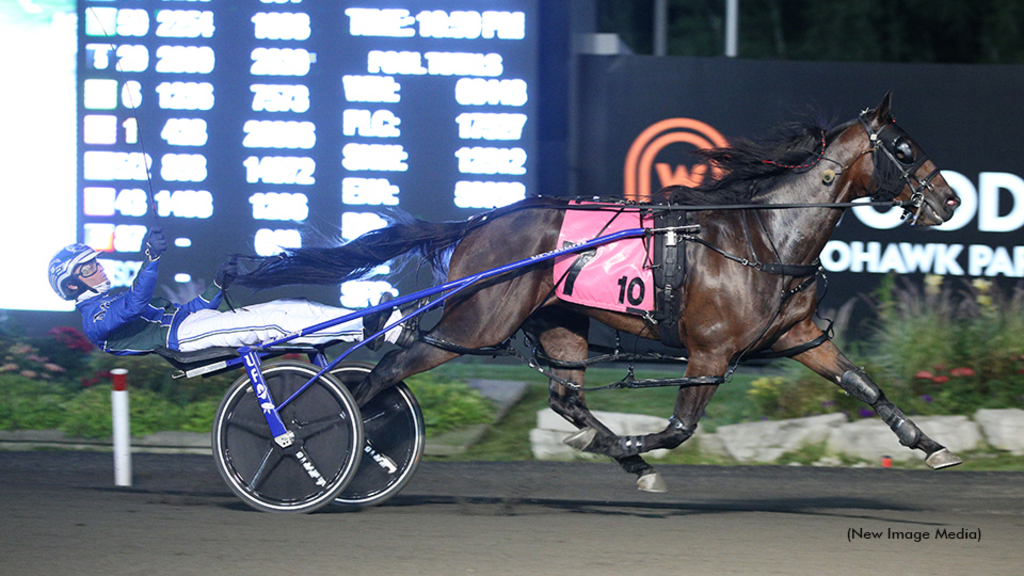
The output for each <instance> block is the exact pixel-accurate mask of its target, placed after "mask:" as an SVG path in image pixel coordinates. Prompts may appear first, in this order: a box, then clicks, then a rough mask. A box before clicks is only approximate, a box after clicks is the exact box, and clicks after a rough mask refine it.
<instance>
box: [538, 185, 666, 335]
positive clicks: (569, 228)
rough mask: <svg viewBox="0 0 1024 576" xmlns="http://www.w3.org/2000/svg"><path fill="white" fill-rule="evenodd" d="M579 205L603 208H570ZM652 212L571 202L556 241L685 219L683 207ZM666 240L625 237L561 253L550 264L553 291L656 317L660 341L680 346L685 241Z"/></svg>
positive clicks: (583, 301) (592, 304)
mask: <svg viewBox="0 0 1024 576" xmlns="http://www.w3.org/2000/svg"><path fill="white" fill-rule="evenodd" d="M581 205H586V206H602V207H604V208H605V209H602V210H594V209H589V210H573V209H572V208H573V206H581ZM655 214H656V215H652V214H651V213H649V212H648V211H643V210H638V209H637V208H636V207H627V206H625V205H622V204H605V203H591V202H579V201H573V202H570V203H569V206H568V209H567V210H566V211H565V218H564V219H563V220H562V228H561V230H560V231H559V235H558V246H559V247H560V248H561V247H565V246H567V245H570V244H578V243H580V242H584V241H587V240H592V239H594V238H597V237H599V236H606V235H608V234H612V233H614V232H620V231H622V230H628V229H631V228H641V227H643V228H652V227H662V226H678V225H682V224H684V223H685V222H684V221H685V218H686V216H685V212H684V211H678V212H676V211H671V212H662V211H659V212H656V213H655ZM662 215H664V217H662ZM663 220H664V222H663ZM670 220H678V221H677V222H673V221H670ZM666 239H667V235H665V234H654V235H652V236H651V235H649V236H644V237H640V238H626V239H624V240H618V241H615V242H609V243H607V244H602V245H601V246H598V247H596V248H593V249H591V250H586V251H584V252H577V253H573V254H568V255H566V256H560V257H558V258H556V259H555V265H554V281H555V293H556V294H557V295H558V297H559V298H560V299H561V300H564V301H566V302H572V303H574V304H580V305H582V306H589V307H593V308H601V309H604V310H614V311H616V312H624V313H627V314H636V315H640V316H647V317H648V318H650V319H653V320H656V321H657V322H658V332H659V336H660V338H661V341H662V342H663V343H665V344H666V345H668V346H672V347H676V348H681V347H682V344H681V343H680V341H679V329H678V321H679V305H680V301H681V295H680V294H679V293H678V290H679V287H680V286H681V285H682V280H683V275H684V274H685V270H686V265H685V257H684V256H685V254H686V250H685V248H686V246H685V243H684V241H683V240H682V239H681V238H679V239H678V242H673V243H672V244H671V245H667V244H666Z"/></svg>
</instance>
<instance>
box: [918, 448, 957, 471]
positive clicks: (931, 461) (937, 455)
mask: <svg viewBox="0 0 1024 576" xmlns="http://www.w3.org/2000/svg"><path fill="white" fill-rule="evenodd" d="M924 463H925V464H927V465H929V466H931V467H932V469H933V470H941V469H943V468H949V467H950V466H956V465H957V464H962V463H963V460H961V459H960V458H959V457H957V455H956V454H953V453H952V452H950V451H949V450H946V449H945V448H943V449H941V450H936V451H935V452H932V453H931V454H929V455H928V457H927V458H925V459H924Z"/></svg>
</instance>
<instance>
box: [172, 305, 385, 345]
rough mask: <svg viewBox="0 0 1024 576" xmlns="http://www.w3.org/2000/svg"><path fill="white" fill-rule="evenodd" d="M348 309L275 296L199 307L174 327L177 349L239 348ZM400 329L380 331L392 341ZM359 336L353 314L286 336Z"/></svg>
mask: <svg viewBox="0 0 1024 576" xmlns="http://www.w3.org/2000/svg"><path fill="white" fill-rule="evenodd" d="M351 313H352V311H351V310H346V309H344V308H334V307H332V306H325V305H323V304H318V303H316V302H309V301H307V300H275V301H273V302H267V303H265V304H256V305H253V306H245V307H243V308H237V309H235V311H233V312H230V311H228V312H218V311H217V310H200V311H199V312H195V313H194V314H190V315H189V316H188V318H185V320H183V321H182V322H181V325H180V326H179V327H178V349H179V350H180V351H182V352H194V351H196V350H203V349H205V348H213V347H228V348H239V347H241V346H252V345H255V344H260V343H263V342H269V341H271V340H276V339H278V338H283V337H284V336H286V335H288V334H292V333H295V332H298V331H299V330H304V329H306V328H309V327H310V326H313V325H315V324H320V323H322V322H327V321H329V320H334V319H336V318H340V317H342V316H345V315H348V314H351ZM396 314H398V311H397V310H395V312H394V313H392V316H391V318H390V319H389V320H388V323H389V324H390V323H391V322H392V321H394V320H397V319H398V318H399V317H400V315H399V316H396ZM400 333H401V328H400V327H396V328H394V329H392V330H390V331H389V332H387V333H386V334H385V335H384V339H385V340H387V341H388V342H394V341H395V340H396V339H397V338H398V335H399V334H400ZM362 339H363V319H362V318H356V319H355V320H350V321H348V322H343V323H341V324H338V325H336V326H331V327H329V328H325V329H324V330H321V331H319V332H315V333H313V334H310V335H308V336H302V337H300V338H295V339H294V340H289V343H291V344H325V343H328V342H334V341H337V340H341V341H343V342H358V341H360V340H362Z"/></svg>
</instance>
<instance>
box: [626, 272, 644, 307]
mask: <svg viewBox="0 0 1024 576" xmlns="http://www.w3.org/2000/svg"><path fill="white" fill-rule="evenodd" d="M646 289H647V288H646V286H644V281H643V280H641V279H640V278H638V277H636V276H634V277H633V279H632V280H630V279H629V277H628V276H623V277H621V278H619V304H624V303H625V301H626V299H627V298H628V299H629V303H630V304H631V305H633V306H639V305H640V304H641V303H642V302H643V301H644V291H645V290H646Z"/></svg>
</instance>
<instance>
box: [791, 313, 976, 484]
mask: <svg viewBox="0 0 1024 576" xmlns="http://www.w3.org/2000/svg"><path fill="white" fill-rule="evenodd" d="M812 326H813V324H812ZM795 332H796V330H791V331H790V332H789V333H788V334H787V335H786V336H787V337H786V338H785V339H783V340H781V341H780V342H779V344H778V345H777V346H778V347H779V349H784V348H786V347H789V346H796V345H798V344H800V343H802V342H809V341H811V340H812V339H814V338H815V337H817V336H818V335H820V334H821V331H820V330H818V329H817V327H805V328H804V329H803V330H800V334H799V335H797V334H795ZM793 359H794V360H796V361H798V362H800V363H802V364H804V365H805V366H807V367H808V368H810V369H811V370H814V371H815V372H817V373H818V374H820V375H821V376H824V377H825V378H827V379H828V380H830V381H831V382H834V383H836V384H838V385H839V386H841V387H842V388H843V390H846V392H847V393H848V394H849V395H850V396H853V397H854V398H856V399H858V400H860V401H862V402H864V403H866V404H868V405H869V406H871V408H873V409H874V411H875V413H876V414H878V415H879V416H880V417H881V418H882V421H883V422H885V423H886V424H888V425H889V428H890V429H892V431H893V432H894V433H895V434H896V437H897V438H898V439H899V441H900V444H902V445H904V446H906V447H908V448H911V449H916V450H921V451H922V452H924V453H925V455H926V456H925V463H926V464H928V466H930V467H931V468H933V469H935V470H938V469H940V468H948V467H950V466H956V465H957V464H960V463H961V462H963V460H961V459H960V458H958V457H957V456H956V455H955V454H953V453H952V452H950V451H949V450H947V449H946V448H945V447H944V446H943V445H941V444H939V443H938V442H936V441H934V440H932V439H931V438H929V437H928V436H927V435H925V433H924V432H922V431H921V429H920V428H918V427H917V425H916V424H914V422H913V421H912V420H911V419H910V418H907V415H906V414H904V413H903V411H902V410H900V409H899V407H897V406H896V405H895V404H893V403H892V402H891V401H889V399H888V398H886V397H885V393H883V392H882V390H881V389H879V387H878V385H877V384H875V383H874V382H873V381H872V380H871V378H869V377H868V375H867V374H866V373H864V371H863V370H861V369H860V368H859V367H857V366H856V365H854V364H853V362H850V360H849V359H848V358H847V357H846V355H845V354H843V353H842V352H841V351H840V350H839V348H837V347H836V346H835V344H833V343H832V342H831V341H827V342H825V343H824V344H822V345H821V346H818V347H817V348H812V349H811V350H808V351H806V352H803V353H801V354H798V355H796V356H794V357H793Z"/></svg>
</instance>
